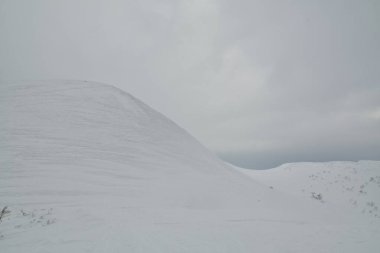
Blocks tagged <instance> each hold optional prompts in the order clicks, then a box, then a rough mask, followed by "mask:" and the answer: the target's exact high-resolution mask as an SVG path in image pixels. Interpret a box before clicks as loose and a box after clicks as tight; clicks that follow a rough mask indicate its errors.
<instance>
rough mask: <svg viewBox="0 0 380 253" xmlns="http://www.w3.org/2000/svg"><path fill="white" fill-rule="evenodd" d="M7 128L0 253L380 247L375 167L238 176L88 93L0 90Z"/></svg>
mask: <svg viewBox="0 0 380 253" xmlns="http://www.w3.org/2000/svg"><path fill="white" fill-rule="evenodd" d="M0 120H1V121H0V122H1V123H0V208H3V207H5V206H7V207H8V210H9V211H10V212H9V213H7V214H6V215H5V216H4V217H3V218H2V221H1V223H0V252H5V253H8V252H31V253H32V252H359V251H360V252H377V251H378V249H379V247H380V243H379V239H380V226H379V225H380V222H379V220H380V219H379V218H378V216H376V215H378V213H376V212H377V209H376V208H378V206H379V201H378V198H379V196H380V195H379V191H378V190H379V187H378V186H379V184H378V182H379V181H378V179H379V163H375V162H372V163H371V162H361V163H359V164H360V166H359V167H358V166H357V165H356V164H352V165H350V166H351V167H352V168H355V171H356V174H355V173H354V172H353V170H352V173H351V172H350V173H343V171H344V172H346V170H345V169H347V168H346V167H347V166H348V165H347V163H342V164H336V166H335V167H338V169H339V170H341V171H342V172H340V174H339V176H338V174H336V173H335V170H334V169H335V167H334V166H333V168H332V167H331V166H323V167H322V169H320V165H319V164H308V165H307V166H306V165H305V166H303V165H299V166H298V165H294V166H291V169H286V168H288V167H286V166H287V165H284V166H285V167H284V168H282V167H280V168H278V169H274V170H270V171H265V172H263V171H260V172H258V171H248V170H244V169H237V168H233V167H232V166H230V165H227V164H225V163H224V162H222V161H221V160H219V159H218V158H217V157H215V156H214V155H213V154H212V153H211V152H209V151H208V150H207V149H206V148H204V147H203V146H202V145H201V144H199V143H198V142H197V141H196V140H195V139H194V138H193V137H191V136H190V135H189V134H188V133H186V132H185V131H184V130H183V129H181V128H180V127H178V126H177V125H176V124H174V123H173V122H172V121H170V120H169V119H167V118H166V117H164V116H163V115H161V114H160V113H158V112H156V111H154V110H153V109H151V108H150V107H148V106H147V105H145V104H143V103H142V102H141V101H139V100H137V99H136V98H134V97H132V96H131V95H129V94H127V93H125V92H122V91H120V90H118V89H116V88H113V87H111V86H108V85H103V84H98V83H93V82H80V81H44V82H23V83H17V84H16V83H5V84H1V85H0ZM351 167H350V168H348V169H347V171H348V170H350V171H351V169H352V168H351ZM289 168H290V167H289ZM292 168H295V169H292ZM309 169H310V171H309ZM306 171H307V172H306ZM323 171H330V173H329V172H323ZM333 171H334V172H333ZM242 172H243V173H242ZM317 172H321V174H318V173H317ZM310 173H312V174H310ZM246 174H248V176H247V175H246ZM311 175H314V176H317V177H318V180H317V179H316V180H313V179H312V178H310V177H309V176H311ZM322 176H323V177H322ZM345 176H349V178H350V179H347V180H346V178H345ZM319 177H320V178H319ZM342 177H343V178H342ZM372 178H373V179H372ZM334 180H337V182H335V181H334ZM348 180H351V181H349V182H350V184H349V183H346V181H348ZM330 181H331V182H332V183H331V184H329V182H330ZM310 182H312V184H310ZM343 182H344V183H343ZM365 182H366V183H367V184H366V185H365V186H364V188H363V189H361V188H360V187H361V184H364V183H365ZM352 186H354V188H352V190H347V191H348V193H347V194H346V191H344V192H345V194H343V195H340V194H338V193H337V192H335V189H340V187H346V188H350V187H352ZM327 187H329V188H327ZM356 187H359V189H361V190H363V192H364V191H365V192H366V193H358V194H357V196H356V195H355V196H354V193H355V194H356V193H357V191H358V188H356ZM376 187H377V188H376ZM325 189H326V191H325ZM327 189H328V191H329V192H333V193H334V194H329V192H327ZM350 189H351V188H350ZM302 190H304V191H302ZM310 192H315V193H316V194H318V193H322V200H317V199H315V198H312V197H310V196H311V195H310V194H311V193H310ZM351 193H352V194H351ZM341 196H344V198H343V197H342V199H340V197H341ZM354 201H356V205H357V206H355V204H354ZM371 201H372V204H368V202H371ZM366 205H368V206H370V207H369V208H367V209H366V211H365V212H364V213H361V210H362V207H363V206H366ZM351 209H352V210H357V211H351ZM375 209H376V210H375ZM370 210H372V213H370V214H371V215H369V211H370Z"/></svg>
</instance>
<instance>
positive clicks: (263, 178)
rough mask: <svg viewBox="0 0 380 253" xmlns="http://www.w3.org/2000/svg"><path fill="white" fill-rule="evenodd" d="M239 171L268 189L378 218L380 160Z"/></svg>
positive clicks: (379, 215) (369, 217) (297, 164)
mask: <svg viewBox="0 0 380 253" xmlns="http://www.w3.org/2000/svg"><path fill="white" fill-rule="evenodd" d="M241 171H242V172H243V173H245V174H247V175H249V176H251V177H252V178H253V179H255V180H257V181H260V182H262V183H264V184H265V185H267V186H268V187H270V188H271V189H275V188H276V189H278V190H281V191H283V192H287V193H289V194H292V195H297V196H301V197H304V198H311V199H314V200H316V201H319V202H321V203H324V204H326V205H331V206H334V207H335V208H338V209H340V210H342V211H344V212H345V214H346V215H347V214H349V215H359V216H366V217H367V218H368V219H369V220H371V219H375V220H379V219H380V161H359V162H326V163H289V164H284V165H281V166H280V167H277V168H274V169H271V170H261V171H259V170H247V169H241Z"/></svg>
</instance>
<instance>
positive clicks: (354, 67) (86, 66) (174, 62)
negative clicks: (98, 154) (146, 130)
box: [0, 0, 380, 168]
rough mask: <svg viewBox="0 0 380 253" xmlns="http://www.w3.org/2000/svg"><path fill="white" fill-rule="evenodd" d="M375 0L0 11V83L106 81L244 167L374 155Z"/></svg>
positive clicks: (378, 83)
mask: <svg viewBox="0 0 380 253" xmlns="http://www.w3.org/2000/svg"><path fill="white" fill-rule="evenodd" d="M379 13H380V4H379V3H378V2H377V1H307V2H305V1H271V0H269V1H243V0H237V1H217V0H193V1H187V0H181V1H170V0H158V1H157V0H155V1H154V0H147V1H117V0H114V1H99V0H95V1H85V0H81V1H74V0H67V1H51V0H49V1H47V0H45V1H43V0H36V1H26V0H12V1H7V0H1V1H0V36H1V40H0V80H3V81H4V80H10V79H51V78H54V79H55V78H65V79H85V80H95V81H100V82H105V83H110V84H114V85H116V86H118V87H120V88H122V89H124V90H126V91H128V92H130V93H132V94H134V95H135V96H137V97H139V98H141V99H142V100H144V101H145V102H147V103H148V104H150V105H151V106H153V107H154V108H156V109H158V110H159V111H161V112H163V113H164V114H166V115H168V116H169V117H170V118H172V119H173V120H175V121H176V122H178V123H179V124H180V125H181V126H183V127H185V128H186V129H188V130H189V131H190V132H191V133H192V134H193V135H195V136H196V137H197V138H198V139H200V140H201V141H202V142H203V143H204V144H205V145H206V146H208V147H209V148H211V149H212V150H214V151H215V152H217V153H219V154H220V155H221V156H222V157H223V158H225V159H227V160H229V161H232V162H235V163H238V164H241V165H244V166H246V167H256V168H267V167H271V166H275V165H278V164H280V163H282V162H292V161H307V160H309V161H324V160H357V159H380V155H379V154H380V131H379V129H380V71H379V69H380V60H379V59H380V29H379V25H378V24H380V20H379V19H380V18H379V17H380V16H379Z"/></svg>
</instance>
